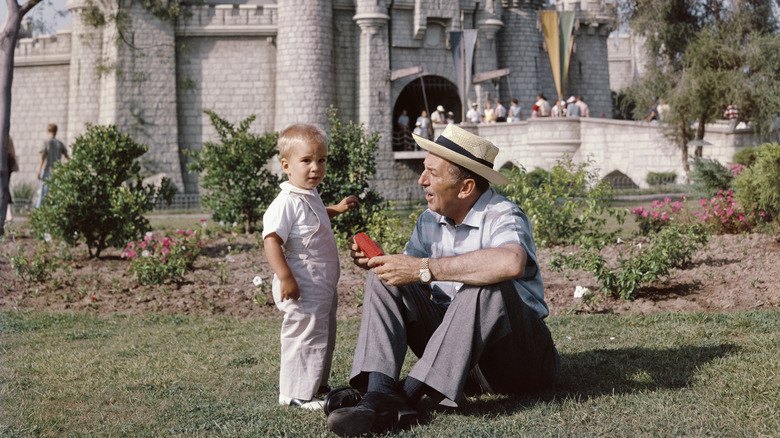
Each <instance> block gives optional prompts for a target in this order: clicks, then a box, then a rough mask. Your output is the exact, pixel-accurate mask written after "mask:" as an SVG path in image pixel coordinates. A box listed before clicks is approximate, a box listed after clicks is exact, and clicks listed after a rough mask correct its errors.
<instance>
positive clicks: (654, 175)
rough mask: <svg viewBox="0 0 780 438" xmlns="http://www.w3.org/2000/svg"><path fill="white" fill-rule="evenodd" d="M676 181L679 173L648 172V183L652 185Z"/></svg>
mask: <svg viewBox="0 0 780 438" xmlns="http://www.w3.org/2000/svg"><path fill="white" fill-rule="evenodd" d="M675 181H677V174H676V173H674V172H647V184H648V185H650V186H661V185H665V184H674V183H675Z"/></svg>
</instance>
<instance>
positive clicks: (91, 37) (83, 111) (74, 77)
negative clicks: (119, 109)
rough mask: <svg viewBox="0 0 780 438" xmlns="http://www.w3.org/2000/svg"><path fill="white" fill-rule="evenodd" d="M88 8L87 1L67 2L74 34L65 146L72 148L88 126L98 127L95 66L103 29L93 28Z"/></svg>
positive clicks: (74, 0) (99, 52) (98, 106)
mask: <svg viewBox="0 0 780 438" xmlns="http://www.w3.org/2000/svg"><path fill="white" fill-rule="evenodd" d="M90 7H91V6H90V2H89V1H88V0H68V10H69V11H70V13H71V16H72V26H73V33H72V38H71V62H70V90H69V93H68V127H67V138H66V139H65V141H66V144H73V141H74V140H75V139H76V137H78V136H79V135H81V134H83V133H84V131H85V130H86V127H85V125H86V124H87V123H98V120H99V118H100V95H101V92H100V90H101V87H100V76H99V74H98V66H99V65H100V62H101V59H102V55H103V29H102V28H101V27H95V26H93V25H92V23H91V21H90V17H91V16H90V14H89V11H90Z"/></svg>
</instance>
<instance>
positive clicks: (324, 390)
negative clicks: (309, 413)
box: [316, 383, 333, 395]
mask: <svg viewBox="0 0 780 438" xmlns="http://www.w3.org/2000/svg"><path fill="white" fill-rule="evenodd" d="M331 391H333V388H331V387H330V385H328V384H327V383H326V384H324V385H320V387H319V388H317V394H316V395H327V394H330V392H331Z"/></svg>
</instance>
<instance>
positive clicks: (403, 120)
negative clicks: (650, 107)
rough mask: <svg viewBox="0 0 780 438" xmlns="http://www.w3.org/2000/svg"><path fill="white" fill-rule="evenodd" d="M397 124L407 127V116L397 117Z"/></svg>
mask: <svg viewBox="0 0 780 438" xmlns="http://www.w3.org/2000/svg"><path fill="white" fill-rule="evenodd" d="M398 124H399V125H401V126H409V116H405V115H403V114H401V115H400V116H398Z"/></svg>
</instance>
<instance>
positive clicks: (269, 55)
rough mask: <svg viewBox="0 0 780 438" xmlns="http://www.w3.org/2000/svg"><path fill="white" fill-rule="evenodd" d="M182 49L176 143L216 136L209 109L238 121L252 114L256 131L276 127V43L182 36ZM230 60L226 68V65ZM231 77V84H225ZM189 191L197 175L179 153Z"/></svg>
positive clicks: (194, 144)
mask: <svg viewBox="0 0 780 438" xmlns="http://www.w3.org/2000/svg"><path fill="white" fill-rule="evenodd" d="M180 42H181V43H183V44H184V47H186V50H180V51H179V52H178V53H177V63H176V64H177V65H178V71H177V75H178V77H179V81H178V86H177V103H178V127H179V148H180V149H181V150H187V149H190V150H196V149H200V148H201V145H202V144H203V143H205V142H207V141H215V140H217V136H216V131H215V130H214V128H213V127H212V125H211V121H210V119H209V116H208V115H207V114H205V113H204V112H203V110H212V111H214V112H216V113H217V114H218V115H219V116H220V117H222V118H224V119H226V120H228V121H229V122H231V123H233V124H234V125H238V123H240V122H241V121H242V120H244V119H246V118H247V117H249V116H250V115H252V114H255V115H257V118H256V119H255V121H254V122H253V123H252V128H251V129H252V131H253V132H255V133H258V134H260V133H263V132H272V131H274V120H275V112H274V102H275V99H276V88H275V87H274V83H275V80H276V68H275V64H274V63H273V60H274V59H275V57H276V47H274V45H273V43H272V41H269V40H265V39H264V40H261V41H259V42H258V41H257V40H256V39H254V38H251V37H240V36H236V37H220V36H204V37H180ZM226 65H230V66H232V68H231V69H230V71H228V72H226V71H225V66H226ZM226 81H230V82H231V84H232V86H231V87H230V88H226V87H224V83H225V82H226ZM181 160H182V169H183V170H184V184H185V190H186V192H187V193H197V192H198V176H197V174H192V173H189V172H187V171H186V163H187V162H189V159H188V158H186V157H185V156H184V155H182V157H181Z"/></svg>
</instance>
